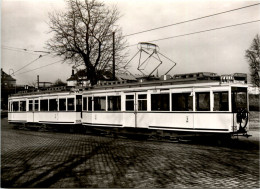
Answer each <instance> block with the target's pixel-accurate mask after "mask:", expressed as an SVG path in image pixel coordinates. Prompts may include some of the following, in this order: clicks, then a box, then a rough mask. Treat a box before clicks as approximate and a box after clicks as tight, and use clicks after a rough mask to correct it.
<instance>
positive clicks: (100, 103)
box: [94, 96, 106, 111]
mask: <svg viewBox="0 0 260 189" xmlns="http://www.w3.org/2000/svg"><path fill="white" fill-rule="evenodd" d="M94 110H95V111H96V110H97V111H106V97H105V96H99V97H94Z"/></svg>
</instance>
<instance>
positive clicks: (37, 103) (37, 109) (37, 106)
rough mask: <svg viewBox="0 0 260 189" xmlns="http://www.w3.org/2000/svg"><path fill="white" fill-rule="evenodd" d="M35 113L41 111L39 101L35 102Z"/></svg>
mask: <svg viewBox="0 0 260 189" xmlns="http://www.w3.org/2000/svg"><path fill="white" fill-rule="evenodd" d="M34 111H39V100H35V101H34Z"/></svg>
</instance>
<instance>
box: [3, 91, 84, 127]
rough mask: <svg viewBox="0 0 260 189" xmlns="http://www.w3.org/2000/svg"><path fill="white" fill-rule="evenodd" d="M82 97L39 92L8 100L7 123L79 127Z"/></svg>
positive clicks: (74, 94)
mask: <svg viewBox="0 0 260 189" xmlns="http://www.w3.org/2000/svg"><path fill="white" fill-rule="evenodd" d="M81 100H82V95H81V94H79V93H78V92H73V91H59V92H57V91H39V92H32V93H26V94H15V95H13V96H12V97H10V98H9V102H8V108H9V112H8V121H9V122H10V123H18V124H19V123H20V124H35V125H69V126H70V125H80V124H81V109H82V105H81Z"/></svg>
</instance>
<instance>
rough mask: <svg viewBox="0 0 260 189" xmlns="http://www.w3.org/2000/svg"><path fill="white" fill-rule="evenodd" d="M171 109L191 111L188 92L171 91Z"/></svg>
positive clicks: (191, 99) (190, 98) (191, 105)
mask: <svg viewBox="0 0 260 189" xmlns="http://www.w3.org/2000/svg"><path fill="white" fill-rule="evenodd" d="M172 111H193V97H192V96H190V93H172Z"/></svg>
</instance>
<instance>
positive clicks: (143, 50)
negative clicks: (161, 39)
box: [123, 42, 177, 77]
mask: <svg viewBox="0 0 260 189" xmlns="http://www.w3.org/2000/svg"><path fill="white" fill-rule="evenodd" d="M137 48H138V49H139V50H138V52H137V53H136V54H135V55H134V56H133V57H132V58H131V59H130V60H129V61H128V62H127V63H126V64H125V66H124V67H123V68H124V69H125V70H126V71H127V72H129V73H130V74H131V75H132V76H134V75H133V74H132V73H131V72H130V71H128V70H127V69H126V66H127V65H128V64H129V63H130V62H131V61H132V60H133V59H134V58H135V57H136V56H137V55H138V54H139V62H138V67H137V70H138V71H140V72H141V73H142V74H143V76H146V77H150V76H151V75H152V74H153V73H154V72H155V71H156V70H157V69H158V68H159V67H160V66H161V65H162V63H163V62H162V60H161V58H160V56H159V55H161V56H162V57H164V58H165V59H167V60H169V61H170V62H172V63H173V66H172V67H171V68H170V69H169V70H168V71H167V72H166V73H165V74H164V75H166V74H168V73H169V72H170V71H171V70H172V69H173V68H174V67H175V66H176V64H177V63H176V62H174V61H172V60H171V59H170V58H168V57H166V56H165V55H163V54H162V53H160V52H159V47H158V45H156V44H153V43H147V42H140V43H138V45H137ZM143 54H146V55H147V56H148V57H147V58H145V59H143V60H142V58H143V56H144V55H143ZM151 59H155V60H156V61H157V62H158V65H156V67H155V68H154V69H153V70H152V71H151V72H150V73H149V74H148V75H146V74H145V73H144V70H145V68H146V67H147V65H148V64H149V62H150V60H151ZM150 64H151V63H150Z"/></svg>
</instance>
